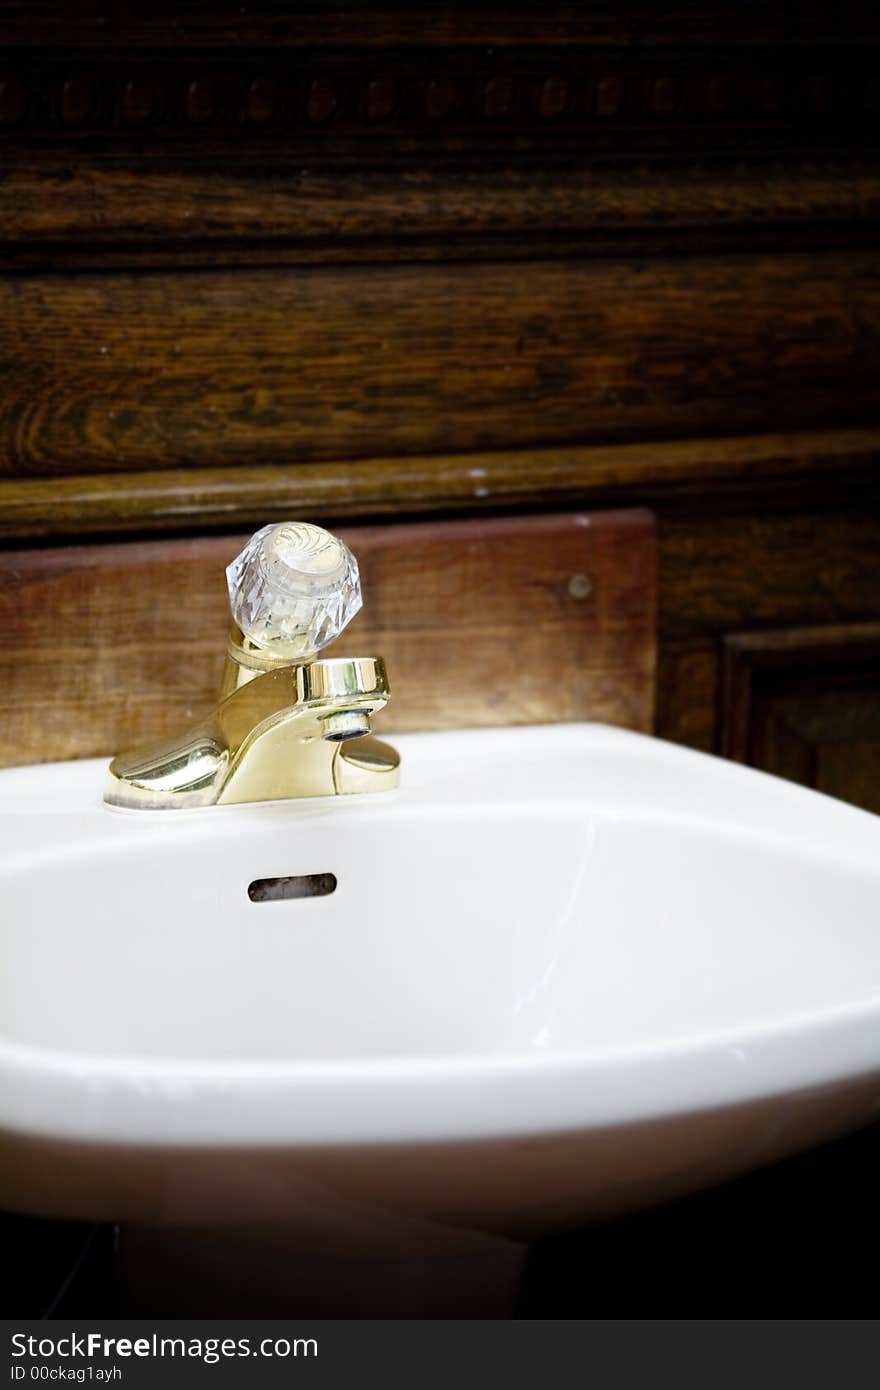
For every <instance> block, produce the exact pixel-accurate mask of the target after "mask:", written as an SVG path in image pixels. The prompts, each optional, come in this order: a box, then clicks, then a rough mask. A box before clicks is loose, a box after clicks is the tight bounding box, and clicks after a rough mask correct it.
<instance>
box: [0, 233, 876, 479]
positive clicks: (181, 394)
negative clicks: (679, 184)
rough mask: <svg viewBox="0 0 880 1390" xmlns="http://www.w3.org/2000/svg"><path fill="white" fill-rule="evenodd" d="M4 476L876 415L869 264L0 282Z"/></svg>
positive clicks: (0, 461) (785, 261)
mask: <svg viewBox="0 0 880 1390" xmlns="http://www.w3.org/2000/svg"><path fill="white" fill-rule="evenodd" d="M0 314H2V315H3V316H4V318H5V321H6V322H7V324H8V325H9V331H8V332H7V334H6V336H5V338H4V344H3V361H2V388H0V473H5V474H6V475H9V474H16V473H22V474H28V473H30V474H53V473H59V474H63V473H68V474H69V473H81V472H96V471H97V472H104V471H108V470H114V469H119V470H129V469H139V468H145V469H155V468H158V467H172V466H181V467H196V466H207V465H212V466H216V465H226V466H228V465H232V464H239V463H241V462H242V461H245V460H246V461H248V462H251V463H254V464H267V463H272V464H275V463H281V462H284V463H289V462H296V461H299V460H308V459H319V458H334V457H336V458H339V457H357V456H361V457H363V456H370V455H375V454H385V455H389V454H391V455H396V454H401V453H423V452H428V453H434V452H448V451H450V450H456V451H469V450H481V449H492V448H499V447H510V446H512V445H514V446H520V447H524V446H529V445H537V444H548V443H559V444H562V443H574V442H577V443H585V442H601V441H603V440H604V441H610V440H621V441H623V440H627V439H629V440H632V439H635V438H644V437H654V438H660V437H663V436H670V435H676V434H677V435H688V436H694V435H700V434H710V433H717V432H724V431H725V430H727V431H732V430H736V431H737V432H742V433H747V432H750V431H752V432H754V431H759V430H764V429H766V428H767V427H768V426H769V425H770V424H772V425H773V426H774V427H775V428H779V429H784V428H787V427H791V428H799V429H803V428H807V427H818V426H827V425H828V424H829V423H833V424H834V425H835V426H840V425H846V424H862V423H869V422H871V421H872V420H875V419H876V418H877V416H878V413H880V397H878V394H877V389H876V380H877V372H878V367H880V255H878V254H875V253H867V252H861V253H853V254H847V255H839V254H836V253H827V254H824V255H815V256H802V255H797V254H793V255H788V256H778V257H775V256H766V257H764V256H755V257H753V258H751V259H750V260H749V262H748V265H747V268H746V267H744V263H743V261H742V260H741V258H738V257H706V258H704V259H699V260H694V261H688V260H685V259H669V260H662V259H658V260H655V261H650V262H645V263H642V262H638V261H633V262H603V261H578V262H570V263H567V264H555V263H534V264H532V265H531V266H530V268H529V273H528V275H527V276H525V275H521V274H518V273H516V272H515V271H514V270H512V268H511V267H510V266H504V265H495V264H492V265H459V266H454V267H452V266H433V265H432V266H398V267H393V268H392V267H385V266H382V267H370V268H369V269H366V268H364V269H355V268H351V269H348V270H337V269H331V268H321V269H315V270H312V269H299V270H274V269H272V270H270V269H266V270H249V271H240V272H202V271H193V272H190V273H188V274H187V275H185V276H175V275H171V274H166V273H164V272H161V273H160V272H157V273H155V274H149V275H140V276H137V275H129V274H108V275H90V274H84V275H77V276H70V277H50V276H33V277H31V276H20V277H8V278H6V279H5V280H0Z"/></svg>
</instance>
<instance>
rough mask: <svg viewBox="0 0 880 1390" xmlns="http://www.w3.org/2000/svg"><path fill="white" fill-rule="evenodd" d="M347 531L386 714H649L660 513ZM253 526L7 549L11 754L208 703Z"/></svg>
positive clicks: (137, 734) (63, 747) (644, 718)
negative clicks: (386, 689)
mask: <svg viewBox="0 0 880 1390" xmlns="http://www.w3.org/2000/svg"><path fill="white" fill-rule="evenodd" d="M340 534H342V535H343V536H344V538H345V539H346V540H347V541H348V543H349V545H350V546H351V547H352V549H353V550H354V552H355V554H356V555H357V557H358V559H359V562H360V565H361V574H362V579H363V588H364V597H365V606H364V609H363V610H362V612H361V613H360V614H359V615H358V617H357V618H355V619H354V621H353V623H352V624H351V627H350V628H349V629H348V630H347V631H346V632H345V633H344V634H343V636H342V638H341V639H340V640H339V643H338V650H339V654H340V655H344V654H345V653H346V652H353V653H355V652H363V653H365V654H366V653H372V652H376V653H377V654H379V655H382V656H384V657H385V659H386V661H387V663H388V669H389V675H390V678H391V686H392V702H391V704H390V706H389V708H388V710H387V712H386V713H384V714H383V715H382V716H381V728H382V729H387V730H392V729H418V728H450V727H456V726H457V727H466V726H468V725H486V724H511V723H512V724H525V723H541V722H545V721H547V722H555V721H559V720H573V719H599V720H604V721H607V722H610V723H616V724H623V725H626V726H628V727H630V728H634V729H640V730H643V731H647V730H650V729H651V728H652V725H653V708H654V676H655V663H656V561H655V544H654V525H653V519H652V517H651V515H650V513H648V512H644V511H640V510H630V511H625V512H603V513H596V514H589V513H584V512H577V513H568V514H563V515H556V516H542V517H521V518H511V519H496V520H491V521H463V522H454V521H452V522H428V523H420V524H413V525H390V526H382V527H352V528H348V529H346V530H345V531H342V532H340ZM244 540H245V537H244V536H235V537H212V538H203V539H199V540H169V541H151V542H145V543H133V544H125V545H103V546H71V547H68V548H66V549H58V550H44V551H21V552H16V553H7V554H5V555H2V556H0V631H2V632H3V633H4V634H5V636H6V638H7V641H6V642H5V643H4V645H3V648H2V653H0V685H2V688H3V689H4V691H5V710H4V719H3V722H2V726H0V762H3V763H22V762H30V761H39V760H45V759H53V758H71V757H85V756H88V755H91V754H105V753H113V752H117V751H120V750H122V749H123V748H130V747H133V746H134V745H136V744H138V743H139V742H141V741H142V740H149V739H152V738H154V737H162V736H163V735H166V734H170V733H172V732H174V731H175V730H177V729H180V728H181V727H183V726H185V725H186V724H187V722H191V721H193V720H194V719H196V718H198V717H199V715H200V714H201V713H203V712H206V711H207V709H208V708H210V706H211V704H212V702H213V700H214V699H215V696H216V690H217V685H218V682H219V677H220V670H221V666H222V660H223V653H224V648H225V642H226V633H227V630H228V625H229V618H228V606H227V599H226V590H225V582H224V573H223V571H224V567H225V565H226V564H227V563H228V562H229V560H231V559H232V557H233V556H234V555H235V553H236V551H237V550H238V549H239V548H240V546H241V544H242V543H243V541H244ZM333 650H334V651H335V648H334V649H333ZM331 654H332V652H331Z"/></svg>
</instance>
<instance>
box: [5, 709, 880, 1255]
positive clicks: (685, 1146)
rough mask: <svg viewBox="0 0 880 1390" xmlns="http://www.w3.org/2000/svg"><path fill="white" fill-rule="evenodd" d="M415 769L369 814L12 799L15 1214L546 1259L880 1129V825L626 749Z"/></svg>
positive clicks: (483, 758) (42, 794)
mask: <svg viewBox="0 0 880 1390" xmlns="http://www.w3.org/2000/svg"><path fill="white" fill-rule="evenodd" d="M395 742H396V744H397V745H398V746H399V748H400V751H401V754H402V768H403V778H402V786H401V788H400V790H399V791H396V792H389V793H384V794H382V795H374V796H369V797H363V798H357V797H353V798H339V799H335V800H314V801H301V802H288V803H274V804H263V805H253V806H230V807H219V808H218V807H214V808H210V809H206V810H195V811H158V812H151V811H143V810H139V811H120V810H115V809H111V808H109V807H107V806H105V805H103V804H102V801H101V795H102V788H103V785H104V772H105V767H104V764H103V763H100V762H83V763H70V764H56V765H51V766H41V767H31V768H21V769H12V770H9V771H6V772H3V773H2V774H0V845H2V851H0V894H2V899H0V901H2V924H0V955H2V974H0V1130H2V1134H0V1207H6V1208H7V1209H15V1210H20V1211H26V1212H33V1213H39V1214H44V1215H55V1216H64V1217H85V1218H89V1219H103V1220H112V1221H122V1222H128V1223H134V1224H136V1225H139V1226H153V1227H157V1226H162V1225H166V1226H168V1225H175V1224H176V1225H179V1226H188V1227H202V1228H209V1227H219V1226H222V1225H242V1226H244V1225H253V1224H254V1223H256V1224H260V1223H263V1224H267V1225H268V1224H275V1223H280V1224H281V1225H283V1226H284V1228H285V1229H287V1230H289V1231H293V1232H295V1233H296V1239H297V1241H298V1242H299V1244H300V1248H302V1249H306V1248H310V1249H314V1250H322V1251H323V1250H328V1249H331V1248H337V1247H338V1248H342V1247H346V1248H348V1247H349V1246H351V1247H353V1246H357V1245H360V1246H363V1248H364V1249H366V1248H367V1247H369V1246H373V1247H375V1248H381V1249H383V1250H388V1251H390V1250H391V1249H392V1247H393V1248H395V1249H396V1248H398V1247H400V1248H403V1247H407V1246H408V1245H409V1246H410V1247H414V1245H417V1244H419V1242H421V1241H423V1240H424V1239H427V1238H428V1237H429V1236H431V1235H433V1236H437V1235H438V1234H439V1235H440V1237H441V1242H440V1243H441V1244H442V1243H443V1242H444V1241H446V1242H448V1241H450V1240H453V1237H454V1239H458V1237H459V1236H477V1235H485V1234H488V1233H491V1234H494V1235H497V1236H503V1237H505V1238H510V1239H515V1240H526V1239H529V1238H531V1237H532V1236H534V1235H536V1234H539V1233H541V1232H544V1231H549V1230H551V1229H558V1228H561V1227H564V1226H566V1225H571V1224H572V1223H578V1222H581V1221H583V1220H585V1219H587V1218H593V1217H597V1216H600V1215H608V1214H612V1213H616V1212H620V1211H624V1210H627V1209H631V1208H635V1207H637V1206H641V1205H644V1204H647V1203H650V1202H653V1201H656V1200H659V1199H663V1198H666V1197H670V1196H673V1195H677V1194H679V1193H682V1192H685V1191H687V1190H690V1189H693V1188H696V1187H699V1186H703V1185H706V1184H708V1183H711V1182H715V1181H718V1180H720V1179H723V1178H726V1177H729V1176H731V1175H733V1174H735V1173H738V1172H742V1171H744V1170H747V1169H749V1168H752V1167H756V1166H758V1165H761V1164H764V1163H767V1162H769V1161H771V1160H773V1159H775V1158H777V1157H779V1156H781V1155H784V1154H786V1153H789V1152H792V1151H795V1150H797V1149H799V1148H802V1147H805V1146H807V1145H809V1144H812V1143H815V1142H818V1141H820V1140H822V1139H824V1138H827V1137H830V1136H832V1135H833V1134H835V1133H840V1132H843V1131H844V1130H846V1129H849V1128H852V1127H855V1126H857V1125H859V1124H861V1123H864V1122H866V1121H868V1120H870V1119H871V1118H872V1117H875V1116H877V1115H878V1113H880V1108H878V1107H880V819H878V818H876V817H873V816H870V815H868V814H866V813H863V812H860V811H857V810H855V809H853V808H851V807H848V806H845V805H843V804H841V803H838V802H836V801H833V800H830V799H828V798H826V797H822V796H819V795H817V794H815V793H811V792H806V791H803V790H801V789H799V788H796V787H793V786H791V785H788V784H786V783H783V782H779V781H777V780H775V779H773V778H770V777H766V776H764V775H762V774H759V773H756V772H752V771H749V770H746V769H743V768H739V767H735V766H732V765H729V764H726V763H723V762H720V761H718V760H716V759H713V758H709V757H705V756H702V755H700V754H696V753H692V752H688V751H685V750H683V749H680V748H676V747H673V746H672V745H668V744H664V743H661V742H659V741H656V740H652V739H648V738H644V737H641V736H638V735H634V734H628V733H625V732H622V731H619V730H614V729H610V728H605V727H602V726H598V725H560V726H555V727H552V728H529V729H505V730H498V731H468V732H463V733H440V734H424V735H409V736H406V737H401V738H399V739H397V740H395ZM327 874H333V875H335V876H336V879H337V887H336V890H335V892H332V893H330V894H328V895H325V896H321V897H312V898H304V899H299V900H283V901H260V902H252V901H251V900H250V899H249V896H248V888H249V885H250V884H251V883H252V882H253V881H254V880H260V879H270V878H279V877H286V876H305V875H327Z"/></svg>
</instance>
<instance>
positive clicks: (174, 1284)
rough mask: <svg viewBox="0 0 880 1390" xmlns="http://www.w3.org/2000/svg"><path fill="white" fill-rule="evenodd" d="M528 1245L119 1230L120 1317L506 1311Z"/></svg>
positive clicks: (259, 1231) (500, 1314)
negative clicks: (349, 1242)
mask: <svg viewBox="0 0 880 1390" xmlns="http://www.w3.org/2000/svg"><path fill="white" fill-rule="evenodd" d="M527 1251H528V1247H527V1246H526V1245H523V1244H519V1243H517V1242H515V1241H506V1240H502V1239H500V1238H492V1237H485V1238H482V1239H481V1238H474V1237H471V1238H467V1239H462V1240H460V1241H459V1240H456V1239H454V1238H453V1239H450V1240H449V1241H443V1242H442V1246H441V1248H438V1249H430V1250H426V1251H424V1252H423V1253H421V1254H419V1253H416V1252H415V1251H413V1250H410V1251H407V1252H405V1253H401V1254H399V1255H396V1256H395V1255H392V1254H390V1253H389V1252H387V1251H386V1252H384V1253H381V1252H379V1251H367V1250H363V1251H348V1252H345V1251H342V1250H340V1251H338V1252H333V1253H330V1254H326V1253H321V1252H317V1251H316V1252H309V1251H308V1250H304V1249H303V1247H302V1239H301V1235H299V1234H298V1233H295V1232H293V1231H285V1230H284V1229H280V1230H279V1229H278V1228H252V1227H248V1228H245V1229H239V1228H234V1229H228V1230H221V1229H216V1230H169V1229H162V1228H148V1227H137V1226H124V1227H121V1228H120V1241H119V1273H120V1283H121V1302H122V1316H124V1317H134V1318H152V1317H223V1318H225V1317H243V1318H248V1317H254V1318H256V1317H315V1318H327V1317H343V1318H395V1317H398V1318H422V1317H430V1318H462V1317H465V1318H466V1317H481V1318H508V1317H512V1316H513V1315H514V1314H515V1312H516V1306H517V1299H518V1295H519V1290H520V1286H521V1282H522V1276H523V1272H524V1268H525V1260H526V1254H527Z"/></svg>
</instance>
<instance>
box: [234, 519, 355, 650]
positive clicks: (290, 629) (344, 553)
mask: <svg viewBox="0 0 880 1390" xmlns="http://www.w3.org/2000/svg"><path fill="white" fill-rule="evenodd" d="M226 582H227V586H228V588H229V606H230V608H231V609H232V616H233V618H234V619H235V621H236V623H237V624H238V626H239V627H240V628H241V631H242V632H243V633H244V635H245V636H246V637H249V638H250V640H251V641H252V642H254V643H255V644H256V646H258V647H260V648H261V649H262V650H263V651H265V652H266V653H267V654H268V655H272V656H278V657H280V658H282V659H285V660H292V661H296V660H306V659H307V658H308V657H310V656H314V655H315V653H316V652H319V651H321V650H322V649H323V648H324V647H326V646H327V645H328V643H330V642H332V641H333V639H334V638H335V637H338V636H339V634H340V632H342V630H343V628H344V627H346V626H347V625H348V623H350V622H351V620H352V618H353V617H354V616H355V614H356V613H358V612H359V611H360V608H361V603H362V599H361V581H360V574H359V572H358V564H357V560H356V559H355V558H354V556H353V555H352V553H351V551H350V550H349V548H348V546H347V545H346V544H345V543H344V542H343V541H341V540H339V538H338V537H337V536H333V535H331V534H330V532H329V531H325V530H324V529H323V527H321V526H313V525H312V523H311V522H308V521H281V522H278V523H277V524H275V525H272V526H264V527H263V528H262V530H260V531H257V532H256V534H255V535H253V536H251V538H250V540H249V541H248V543H247V545H246V546H245V548H244V550H242V552H241V554H240V555H237V556H236V557H235V559H234V560H233V561H232V564H231V565H230V566H229V567H228V569H227V571H226Z"/></svg>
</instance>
